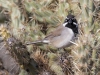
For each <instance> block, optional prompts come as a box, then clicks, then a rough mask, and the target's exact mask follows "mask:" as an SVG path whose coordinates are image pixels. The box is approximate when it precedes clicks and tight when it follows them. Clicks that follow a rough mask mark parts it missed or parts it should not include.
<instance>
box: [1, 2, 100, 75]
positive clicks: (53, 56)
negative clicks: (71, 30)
mask: <svg viewBox="0 0 100 75" xmlns="http://www.w3.org/2000/svg"><path fill="white" fill-rule="evenodd" d="M69 13H71V14H73V15H75V17H76V19H77V21H78V24H79V35H78V39H77V40H76V43H77V44H78V46H76V45H72V46H70V47H68V48H65V49H61V50H58V49H55V48H53V47H51V46H48V45H43V44H41V45H28V46H26V45H25V44H26V43H27V42H33V41H36V40H39V39H42V38H44V37H45V36H46V35H47V34H48V33H50V32H51V31H53V30H54V29H55V28H56V27H58V26H59V25H62V23H63V22H64V19H65V18H66V16H67V15H68V14H69ZM0 75H100V0H0Z"/></svg>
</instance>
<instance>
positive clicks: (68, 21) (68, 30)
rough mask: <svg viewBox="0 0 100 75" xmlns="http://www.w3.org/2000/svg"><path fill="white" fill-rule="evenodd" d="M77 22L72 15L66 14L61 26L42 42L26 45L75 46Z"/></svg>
mask: <svg viewBox="0 0 100 75" xmlns="http://www.w3.org/2000/svg"><path fill="white" fill-rule="evenodd" d="M78 33H79V31H78V22H77V20H76V18H75V16H74V15H72V14H68V15H67V17H66V18H65V20H64V22H63V24H62V25H60V26H58V27H57V28H56V29H55V30H54V31H52V32H51V33H50V34H48V35H47V36H46V37H45V38H43V39H42V40H38V41H35V42H30V43H27V44H26V45H31V44H36V43H44V44H48V45H51V46H54V47H55V48H65V47H69V46H70V45H71V44H75V45H77V44H76V43H75V42H74V41H75V39H76V38H77V34H78Z"/></svg>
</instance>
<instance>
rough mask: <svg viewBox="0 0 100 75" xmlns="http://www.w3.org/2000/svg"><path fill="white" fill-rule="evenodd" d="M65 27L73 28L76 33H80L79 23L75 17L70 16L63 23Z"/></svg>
mask: <svg viewBox="0 0 100 75" xmlns="http://www.w3.org/2000/svg"><path fill="white" fill-rule="evenodd" d="M63 26H64V27H68V28H71V29H72V30H74V32H75V33H78V30H77V29H78V23H77V20H76V18H75V16H74V15H71V14H69V15H68V16H67V17H66V19H65V21H64V23H63Z"/></svg>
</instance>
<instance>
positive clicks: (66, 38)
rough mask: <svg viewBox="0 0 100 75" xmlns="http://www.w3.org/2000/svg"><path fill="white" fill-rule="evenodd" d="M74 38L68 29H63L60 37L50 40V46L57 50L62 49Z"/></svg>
mask: <svg viewBox="0 0 100 75" xmlns="http://www.w3.org/2000/svg"><path fill="white" fill-rule="evenodd" d="M73 38H74V33H73V31H72V29H70V28H64V30H63V31H62V32H61V35H60V36H58V37H55V38H54V39H52V40H51V44H52V45H53V46H55V47H57V48H63V47H67V46H68V45H70V44H71V43H70V41H71V40H72V39H73Z"/></svg>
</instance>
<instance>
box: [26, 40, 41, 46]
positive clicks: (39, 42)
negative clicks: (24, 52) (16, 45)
mask: <svg viewBox="0 0 100 75" xmlns="http://www.w3.org/2000/svg"><path fill="white" fill-rule="evenodd" d="M42 42H43V41H42V40H38V41H34V42H28V43H26V44H25V45H31V44H41V43H42Z"/></svg>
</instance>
